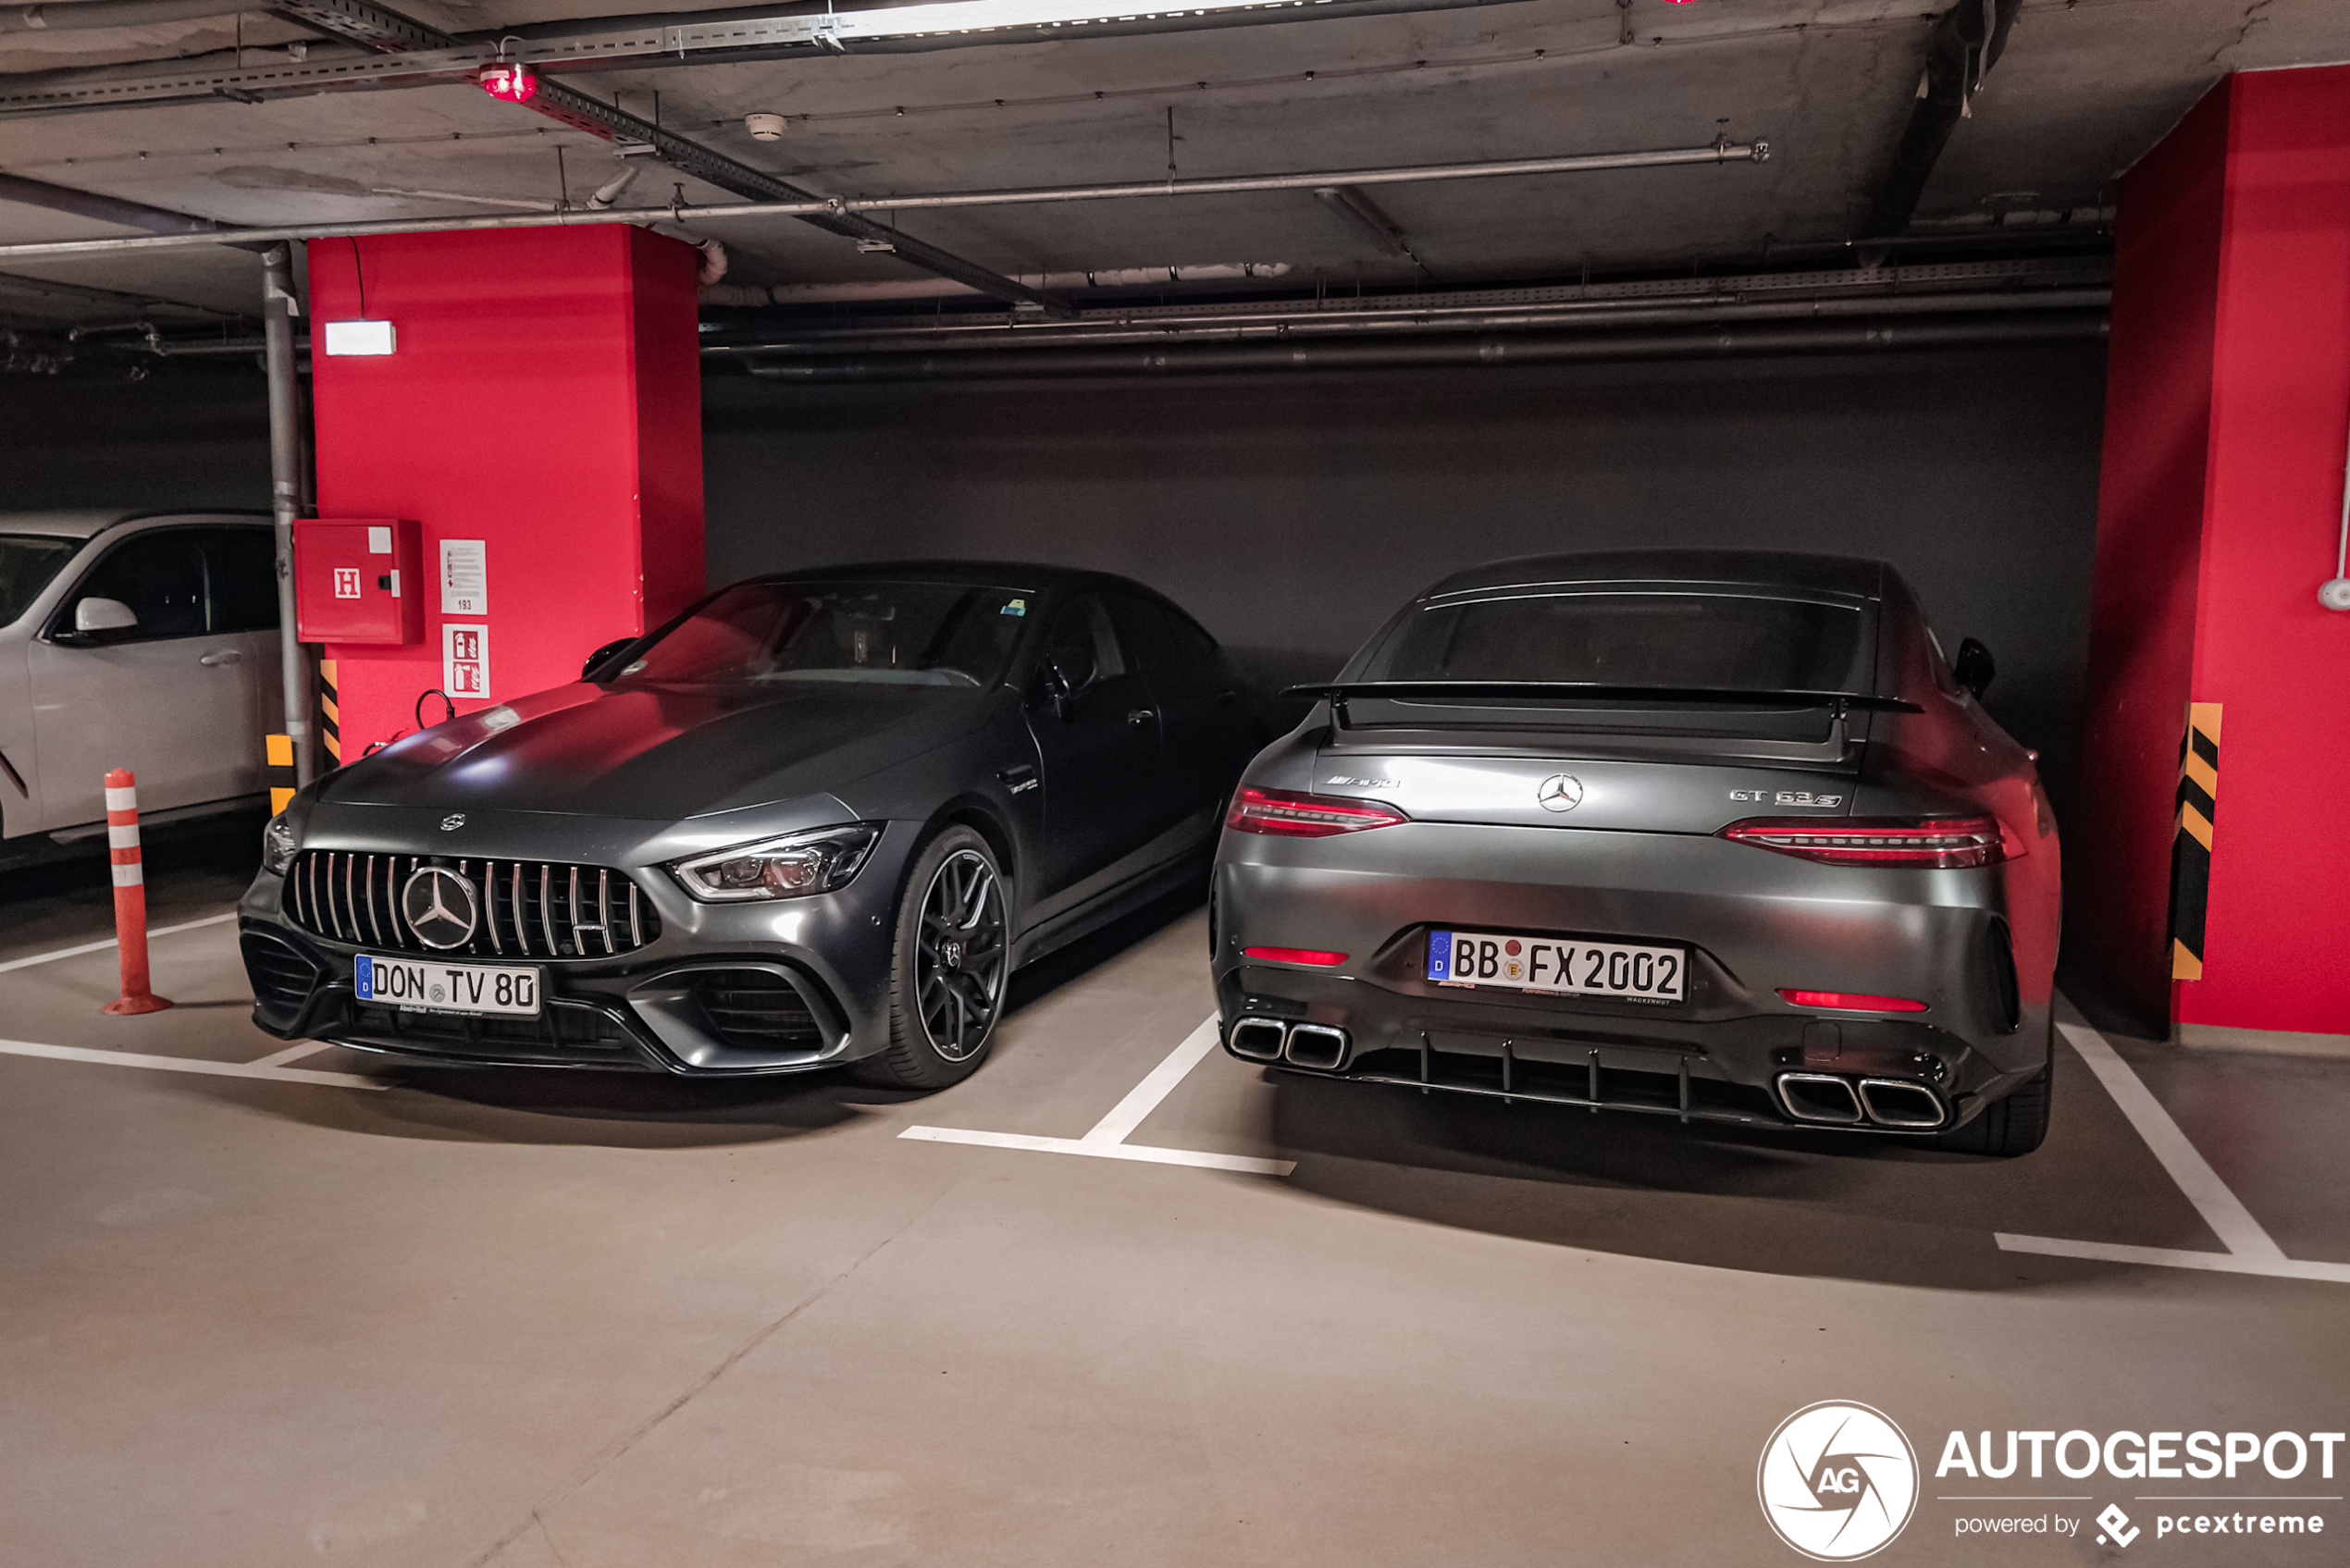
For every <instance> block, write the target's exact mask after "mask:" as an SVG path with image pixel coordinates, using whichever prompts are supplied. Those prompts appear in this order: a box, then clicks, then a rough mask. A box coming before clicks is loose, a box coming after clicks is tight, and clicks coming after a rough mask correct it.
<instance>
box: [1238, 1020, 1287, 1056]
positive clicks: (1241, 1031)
mask: <svg viewBox="0 0 2350 1568" xmlns="http://www.w3.org/2000/svg"><path fill="white" fill-rule="evenodd" d="M1287 1033H1288V1031H1286V1030H1284V1029H1283V1028H1282V1027H1281V1025H1280V1023H1279V1022H1278V1021H1276V1020H1275V1019H1241V1021H1240V1022H1238V1023H1236V1024H1234V1025H1233V1026H1232V1033H1231V1042H1230V1043H1231V1048H1232V1055H1233V1056H1246V1057H1247V1058H1248V1059H1249V1060H1250V1061H1252V1062H1278V1061H1280V1059H1281V1042H1282V1039H1283V1037H1284V1036H1285V1035H1286V1034H1287Z"/></svg>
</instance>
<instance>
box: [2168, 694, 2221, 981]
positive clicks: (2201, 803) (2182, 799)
mask: <svg viewBox="0 0 2350 1568" xmlns="http://www.w3.org/2000/svg"><path fill="white" fill-rule="evenodd" d="M2219 819H2220V705H2219V704H2218V703H2216V702H2194V703H2189V704H2188V705H2187V733H2186V736H2185V738H2184V739H2183V740H2182V741H2181V742H2180V743H2179V794H2178V816H2177V831H2176V832H2174V833H2172V834H2171V979H2172V980H2201V979H2202V978H2203V928H2204V914H2205V911H2206V909H2207V907H2208V905H2209V904H2210V901H2211V831H2212V828H2211V825H2212V823H2214V822H2216V821H2219Z"/></svg>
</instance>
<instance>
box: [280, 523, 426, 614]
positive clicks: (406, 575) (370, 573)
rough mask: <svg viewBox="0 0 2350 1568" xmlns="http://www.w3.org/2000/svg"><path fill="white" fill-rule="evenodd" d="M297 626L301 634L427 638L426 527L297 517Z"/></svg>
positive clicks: (295, 562) (294, 567)
mask: <svg viewBox="0 0 2350 1568" xmlns="http://www.w3.org/2000/svg"><path fill="white" fill-rule="evenodd" d="M293 542H294V560H293V571H294V626H295V634H294V635H295V636H296V637H297V638H299V639H300V640H301V641H303V642H332V643H362V644H367V643H372V644H375V645H377V646H390V645H395V644H400V643H413V642H421V641H422V640H423V639H424V635H425V609H424V605H425V597H424V590H425V581H424V577H425V574H424V559H425V549H424V529H423V528H422V526H420V525H417V524H415V523H414V522H411V521H407V520H404V519H398V518H377V519H368V520H362V521H358V522H344V521H341V520H340V519H329V518H323V517H321V518H307V517H298V518H296V519H294V525H293Z"/></svg>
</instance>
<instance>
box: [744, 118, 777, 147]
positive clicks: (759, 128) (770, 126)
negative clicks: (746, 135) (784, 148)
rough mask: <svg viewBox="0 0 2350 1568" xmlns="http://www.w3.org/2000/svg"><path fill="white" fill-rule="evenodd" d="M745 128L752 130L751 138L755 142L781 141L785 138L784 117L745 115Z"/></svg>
mask: <svg viewBox="0 0 2350 1568" xmlns="http://www.w3.org/2000/svg"><path fill="white" fill-rule="evenodd" d="M743 129H744V130H748V131H749V132H750V139H751V140H752V141H753V142H781V141H782V140H783V139H784V117H783V116H781V115H745V116H744V117H743Z"/></svg>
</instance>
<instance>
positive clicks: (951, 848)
mask: <svg viewBox="0 0 2350 1568" xmlns="http://www.w3.org/2000/svg"><path fill="white" fill-rule="evenodd" d="M1009 923H1010V922H1009V917H1008V902H1007V899H1006V896H1005V888H1004V877H1003V873H1002V872H1001V871H1000V870H997V869H996V857H995V854H994V852H993V851H991V850H990V849H989V848H988V846H987V841H986V840H985V839H983V838H982V837H980V835H979V834H978V833H974V832H972V831H971V829H969V828H965V827H953V828H949V829H947V830H946V832H945V833H940V834H939V835H938V836H937V837H936V838H934V839H932V840H931V842H930V843H929V844H928V845H927V846H924V847H923V849H922V852H921V854H920V855H917V856H916V857H915V858H914V865H913V868H912V870H911V872H910V874H909V876H908V877H907V879H906V893H905V896H904V897H903V898H902V899H901V900H900V901H899V904H898V912H897V952H896V954H895V955H894V957H893V959H892V962H891V965H890V1019H889V1023H890V1029H889V1033H890V1043H889V1047H888V1049H886V1050H885V1051H883V1052H882V1053H880V1054H879V1055H877V1056H872V1057H870V1058H868V1060H867V1062H866V1063H865V1064H863V1065H864V1066H865V1067H866V1068H867V1069H868V1073H869V1075H870V1076H872V1077H875V1078H879V1079H881V1080H884V1081H886V1082H889V1083H893V1084H895V1085H897V1086H899V1087H902V1088H908V1089H943V1088H945V1087H946V1085H948V1084H950V1083H956V1082H959V1081H961V1080H963V1079H965V1078H967V1077H969V1076H970V1075H971V1072H972V1071H973V1070H974V1069H976V1068H978V1066H979V1064H980V1061H981V1059H982V1058H983V1057H984V1056H986V1054H987V1046H988V1042H989V1041H990V1040H992V1039H993V1038H994V1036H995V1032H996V1019H997V1017H998V1016H999V1015H1000V1014H1001V1013H1002V1011H1003V1006H1004V990H1005V984H1006V982H1007V981H1008V980H1009V978H1010V975H1011V966H1010V962H1009V959H1010V957H1011V946H1010V930H1009Z"/></svg>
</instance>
